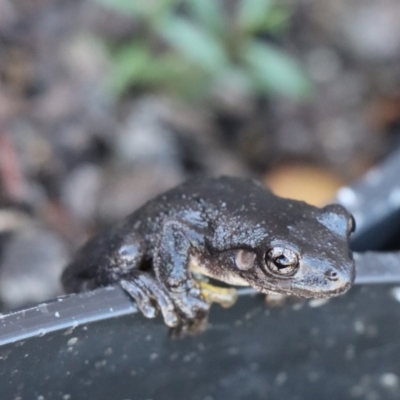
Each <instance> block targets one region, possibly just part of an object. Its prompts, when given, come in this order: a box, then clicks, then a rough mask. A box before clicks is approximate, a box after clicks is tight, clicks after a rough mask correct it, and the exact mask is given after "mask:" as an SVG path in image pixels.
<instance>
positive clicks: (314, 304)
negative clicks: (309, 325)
mask: <svg viewBox="0 0 400 400" xmlns="http://www.w3.org/2000/svg"><path fill="white" fill-rule="evenodd" d="M328 301H329V299H312V300H310V301H309V302H308V306H309V307H311V308H317V307H321V306H323V305H325V304H326V303H328Z"/></svg>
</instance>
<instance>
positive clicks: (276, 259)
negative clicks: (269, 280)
mask: <svg viewBox="0 0 400 400" xmlns="http://www.w3.org/2000/svg"><path fill="white" fill-rule="evenodd" d="M265 263H266V265H267V268H268V270H269V271H270V272H272V273H273V274H275V275H280V276H282V275H283V276H290V275H293V274H294V273H295V272H296V271H297V269H298V267H299V256H298V255H297V254H296V253H295V252H294V251H293V250H290V249H286V248H284V247H273V248H272V249H270V250H268V251H267V254H266V255H265Z"/></svg>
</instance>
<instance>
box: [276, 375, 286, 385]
mask: <svg viewBox="0 0 400 400" xmlns="http://www.w3.org/2000/svg"><path fill="white" fill-rule="evenodd" d="M286 381H287V373H286V372H279V374H278V375H277V376H276V378H275V384H276V385H278V386H281V385H283V384H284V383H285V382H286Z"/></svg>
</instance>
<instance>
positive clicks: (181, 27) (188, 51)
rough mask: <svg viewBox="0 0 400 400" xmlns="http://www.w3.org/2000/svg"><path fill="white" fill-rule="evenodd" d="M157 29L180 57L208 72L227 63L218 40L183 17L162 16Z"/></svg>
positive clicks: (223, 50)
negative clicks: (162, 18)
mask: <svg viewBox="0 0 400 400" xmlns="http://www.w3.org/2000/svg"><path fill="white" fill-rule="evenodd" d="M157 31H158V32H159V34H160V35H161V37H162V38H163V39H164V40H165V41H166V42H167V43H168V44H169V45H170V46H171V47H172V48H174V49H176V50H177V51H178V52H179V53H180V54H181V56H182V57H184V58H185V59H187V60H190V61H191V62H193V63H195V64H196V65H198V66H200V67H201V68H203V69H204V70H205V71H207V72H209V73H212V74H215V73H218V72H219V71H220V70H221V69H223V68H224V66H225V65H226V64H227V63H228V57H227V55H226V53H225V49H224V47H223V46H222V44H221V43H220V42H219V40H218V39H217V38H216V37H213V36H211V35H210V34H209V33H208V32H206V31H205V30H203V29H201V28H200V27H199V26H196V25H195V24H193V23H192V22H189V21H188V20H186V19H184V18H181V17H171V16H170V17H169V18H164V20H163V21H162V23H160V24H159V25H158V26H157Z"/></svg>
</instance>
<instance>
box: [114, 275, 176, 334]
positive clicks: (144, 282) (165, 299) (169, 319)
mask: <svg viewBox="0 0 400 400" xmlns="http://www.w3.org/2000/svg"><path fill="white" fill-rule="evenodd" d="M119 284H120V286H121V287H122V289H124V290H125V291H126V292H127V293H128V294H129V295H130V296H131V297H132V298H133V299H134V300H135V301H136V304H137V306H138V308H139V310H140V311H141V312H142V314H143V315H144V316H145V317H146V318H155V317H156V316H157V314H158V310H161V313H162V315H163V318H164V321H165V324H166V325H167V326H169V327H171V328H173V327H176V326H177V325H178V324H179V316H178V314H177V312H176V310H175V306H174V303H173V302H172V299H171V297H170V295H169V293H168V291H167V290H166V289H165V287H164V286H163V285H160V283H158V282H157V281H156V279H155V278H154V277H153V276H151V275H150V274H147V273H145V272H141V273H137V274H134V275H131V276H129V279H121V280H120V281H119Z"/></svg>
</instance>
